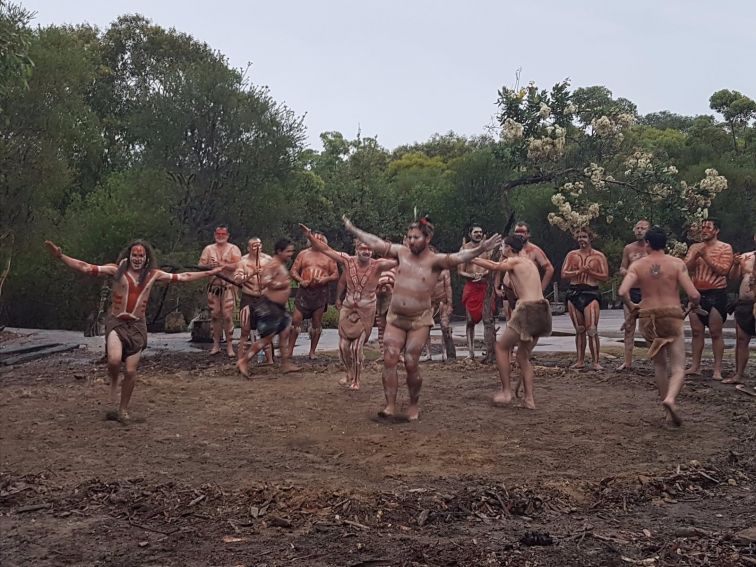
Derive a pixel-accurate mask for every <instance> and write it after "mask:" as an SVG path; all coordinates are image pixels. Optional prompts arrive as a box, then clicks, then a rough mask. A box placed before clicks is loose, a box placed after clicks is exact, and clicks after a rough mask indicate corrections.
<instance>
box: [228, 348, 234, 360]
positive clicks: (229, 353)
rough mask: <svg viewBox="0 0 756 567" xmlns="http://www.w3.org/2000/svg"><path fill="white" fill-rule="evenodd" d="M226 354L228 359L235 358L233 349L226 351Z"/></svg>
mask: <svg viewBox="0 0 756 567" xmlns="http://www.w3.org/2000/svg"><path fill="white" fill-rule="evenodd" d="M226 354H227V355H228V357H229V358H236V353H235V352H234V349H232V348H230V349H228V350H226Z"/></svg>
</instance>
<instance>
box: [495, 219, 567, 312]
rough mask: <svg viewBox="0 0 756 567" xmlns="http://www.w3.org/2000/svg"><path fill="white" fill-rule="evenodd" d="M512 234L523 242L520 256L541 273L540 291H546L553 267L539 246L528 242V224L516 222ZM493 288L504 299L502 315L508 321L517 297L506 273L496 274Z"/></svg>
mask: <svg viewBox="0 0 756 567" xmlns="http://www.w3.org/2000/svg"><path fill="white" fill-rule="evenodd" d="M514 233H515V234H516V235H518V236H521V237H522V238H523V239H524V240H525V246H524V247H523V248H522V252H520V256H524V257H526V258H529V259H530V260H532V261H533V262H535V264H536V266H538V269H539V271H540V273H541V290H542V291H546V288H548V287H549V284H550V283H551V280H552V278H553V277H554V265H553V264H552V263H551V261H550V260H549V257H548V256H546V252H544V251H543V250H542V249H541V248H540V247H539V246H536V245H535V244H533V243H532V242H530V225H528V223H526V222H522V221H521V222H518V223H517V224H516V225H515V229H514ZM494 286H495V289H496V290H498V291H497V295H499V297H502V298H503V299H504V303H503V308H504V314H505V315H506V316H507V320H509V314H510V313H511V311H512V309H514V307H515V304H516V303H517V296H516V295H515V292H514V290H513V289H512V287H511V286H510V285H509V278H508V276H507V274H506V272H497V273H496V277H495V278H494Z"/></svg>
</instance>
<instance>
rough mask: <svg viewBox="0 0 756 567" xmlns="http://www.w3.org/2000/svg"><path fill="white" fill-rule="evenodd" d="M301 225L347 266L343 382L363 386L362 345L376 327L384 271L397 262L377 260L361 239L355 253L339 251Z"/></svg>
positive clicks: (314, 245) (341, 334) (341, 318)
mask: <svg viewBox="0 0 756 567" xmlns="http://www.w3.org/2000/svg"><path fill="white" fill-rule="evenodd" d="M299 226H300V227H301V228H302V232H304V234H305V236H306V237H307V239H308V240H309V241H310V244H311V245H312V249H313V250H316V251H318V252H322V253H323V254H325V255H326V256H328V257H329V258H331V259H332V260H334V261H335V262H336V263H338V264H341V265H342V266H343V268H344V274H343V277H344V285H345V286H346V296H345V297H344V300H343V301H342V302H341V305H340V309H339V356H340V357H341V362H342V363H343V364H344V367H345V368H346V378H342V380H340V381H339V383H340V384H341V385H343V386H345V385H347V384H348V385H349V388H350V389H351V390H359V389H360V375H361V374H362V364H363V362H364V359H365V357H364V355H363V352H362V347H363V345H364V344H365V343H366V342H367V340H368V339H369V338H370V333H371V332H372V330H373V322H374V321H375V307H376V301H377V298H376V293H375V292H376V289H377V287H378V280H379V278H380V275H381V273H382V272H384V271H386V270H390V269H392V268H394V267H395V266H396V264H397V262H396V260H391V259H387V258H386V259H380V260H376V259H375V258H373V257H372V256H373V251H372V250H371V249H370V248H369V247H368V246H367V245H366V244H364V243H363V242H360V241H359V240H357V241H355V244H354V251H355V255H354V256H349V255H348V254H344V253H343V252H336V251H335V250H334V249H333V248H331V247H330V246H328V244H326V243H325V242H323V241H322V240H321V239H319V238H318V237H317V236H315V234H314V233H313V232H312V231H311V230H310V229H309V228H307V227H306V226H305V225H303V224H300V225H299Z"/></svg>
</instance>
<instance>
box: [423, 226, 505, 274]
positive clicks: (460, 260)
mask: <svg viewBox="0 0 756 567" xmlns="http://www.w3.org/2000/svg"><path fill="white" fill-rule="evenodd" d="M500 244H501V235H500V234H498V233H497V234H494V235H493V236H492V237H491V238H488V239H487V240H484V241H482V242H481V243H480V244H478V245H477V246H476V247H475V248H464V249H462V250H460V251H459V252H456V253H454V254H436V256H435V259H434V264H435V265H436V266H437V267H440V268H441V269H451V268H453V267H454V266H458V265H460V264H466V263H468V262H471V261H472V260H474V259H475V258H478V256H480V255H481V254H483V253H484V252H487V251H489V250H493V249H494V248H496V247H497V246H499V245H500ZM475 265H476V266H481V267H485V266H482V265H481V264H478V263H476V264H475Z"/></svg>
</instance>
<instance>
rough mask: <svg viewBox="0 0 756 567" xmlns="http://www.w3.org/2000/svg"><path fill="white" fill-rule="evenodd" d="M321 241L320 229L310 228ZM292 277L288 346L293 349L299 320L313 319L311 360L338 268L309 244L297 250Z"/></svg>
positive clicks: (300, 321) (326, 241)
mask: <svg viewBox="0 0 756 567" xmlns="http://www.w3.org/2000/svg"><path fill="white" fill-rule="evenodd" d="M312 234H313V235H314V236H315V237H316V238H318V239H319V240H320V241H322V242H323V243H324V244H328V239H327V238H326V237H325V235H324V234H323V233H321V232H317V231H313V233H312ZM291 277H292V279H294V280H295V281H296V282H298V283H299V288H298V289H297V295H296V298H295V299H294V316H293V318H292V321H291V338H290V339H289V340H290V341H291V346H290V348H289V350H290V351H291V352H294V346H295V345H296V343H297V337H299V332H300V331H301V329H302V321H304V320H305V319H312V323H311V325H310V360H315V349H316V348H317V346H318V342H319V341H320V334H321V333H322V331H323V313H325V310H326V308H327V307H328V295H329V289H330V283H331V282H335V281H337V280H338V279H339V269H338V267H337V266H336V262H334V261H333V260H332V259H331V258H329V257H328V256H326V255H325V254H323V253H322V252H319V251H318V250H315V249H314V248H312V247H310V248H307V249H305V250H302V251H301V252H300V253H299V254H297V258H296V260H294V265H293V266H292V267H291Z"/></svg>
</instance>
